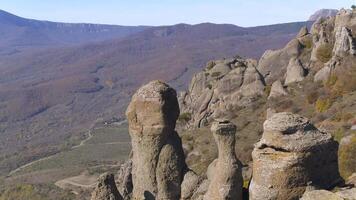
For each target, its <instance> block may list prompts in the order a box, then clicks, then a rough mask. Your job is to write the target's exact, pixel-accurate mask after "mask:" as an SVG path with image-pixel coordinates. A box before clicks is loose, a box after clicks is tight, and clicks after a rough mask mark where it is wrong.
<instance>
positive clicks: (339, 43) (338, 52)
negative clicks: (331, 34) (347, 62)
mask: <svg viewBox="0 0 356 200" xmlns="http://www.w3.org/2000/svg"><path fill="white" fill-rule="evenodd" d="M349 54H351V55H355V54H356V40H355V39H354V38H353V37H352V33H351V30H350V29H348V28H346V27H339V28H338V29H336V30H335V44H334V48H333V55H334V56H339V57H343V56H346V55H349Z"/></svg>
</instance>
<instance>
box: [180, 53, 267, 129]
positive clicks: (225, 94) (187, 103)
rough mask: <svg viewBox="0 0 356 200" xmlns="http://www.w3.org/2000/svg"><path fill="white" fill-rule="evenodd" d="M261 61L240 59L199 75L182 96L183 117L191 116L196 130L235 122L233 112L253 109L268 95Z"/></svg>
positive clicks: (219, 62) (209, 67) (215, 64)
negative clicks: (254, 102) (221, 121)
mask: <svg viewBox="0 0 356 200" xmlns="http://www.w3.org/2000/svg"><path fill="white" fill-rule="evenodd" d="M256 67H257V61H255V60H250V59H247V60H244V59H240V58H236V59H226V60H216V61H213V62H209V63H208V64H207V67H206V68H205V70H204V71H203V72H200V73H198V74H196V75H195V76H194V77H193V79H192V81H191V83H190V86H189V89H188V91H187V92H183V93H181V94H180V97H179V103H180V107H181V109H182V113H189V114H190V115H191V119H190V122H189V124H190V125H191V126H192V127H202V126H206V125H208V124H209V123H210V122H212V121H214V119H219V118H221V117H224V118H227V119H229V118H232V117H233V116H232V114H233V111H234V110H235V109H238V108H239V107H242V106H246V105H249V104H250V103H251V101H252V99H254V98H255V97H256V96H261V95H263V94H264V88H265V83H264V78H263V77H262V75H261V74H260V73H259V71H258V70H257V68H256Z"/></svg>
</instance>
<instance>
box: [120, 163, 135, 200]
mask: <svg viewBox="0 0 356 200" xmlns="http://www.w3.org/2000/svg"><path fill="white" fill-rule="evenodd" d="M117 189H118V190H119V192H120V194H121V196H122V197H123V199H124V200H130V199H131V195H132V189H133V185H132V160H131V159H129V160H128V161H126V162H125V163H124V164H122V165H121V166H120V170H119V172H118V178H117Z"/></svg>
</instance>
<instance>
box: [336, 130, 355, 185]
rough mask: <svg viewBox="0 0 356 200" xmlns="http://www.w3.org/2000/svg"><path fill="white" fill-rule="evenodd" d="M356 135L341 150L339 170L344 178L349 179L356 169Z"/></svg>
mask: <svg viewBox="0 0 356 200" xmlns="http://www.w3.org/2000/svg"><path fill="white" fill-rule="evenodd" d="M355 155H356V135H355V134H354V135H353V136H352V138H351V140H350V142H348V143H347V144H344V145H341V146H340V149H339V169H340V174H341V176H342V177H344V178H347V177H349V176H350V175H351V174H352V173H353V172H355V169H356V156H355Z"/></svg>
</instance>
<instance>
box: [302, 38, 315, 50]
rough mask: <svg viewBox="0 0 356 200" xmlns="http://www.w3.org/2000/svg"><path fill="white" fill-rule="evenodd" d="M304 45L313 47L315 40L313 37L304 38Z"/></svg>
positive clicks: (308, 47) (309, 47)
mask: <svg viewBox="0 0 356 200" xmlns="http://www.w3.org/2000/svg"><path fill="white" fill-rule="evenodd" d="M303 46H304V47H305V48H307V49H311V48H312V47H313V40H312V39H311V38H307V39H305V40H303Z"/></svg>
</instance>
